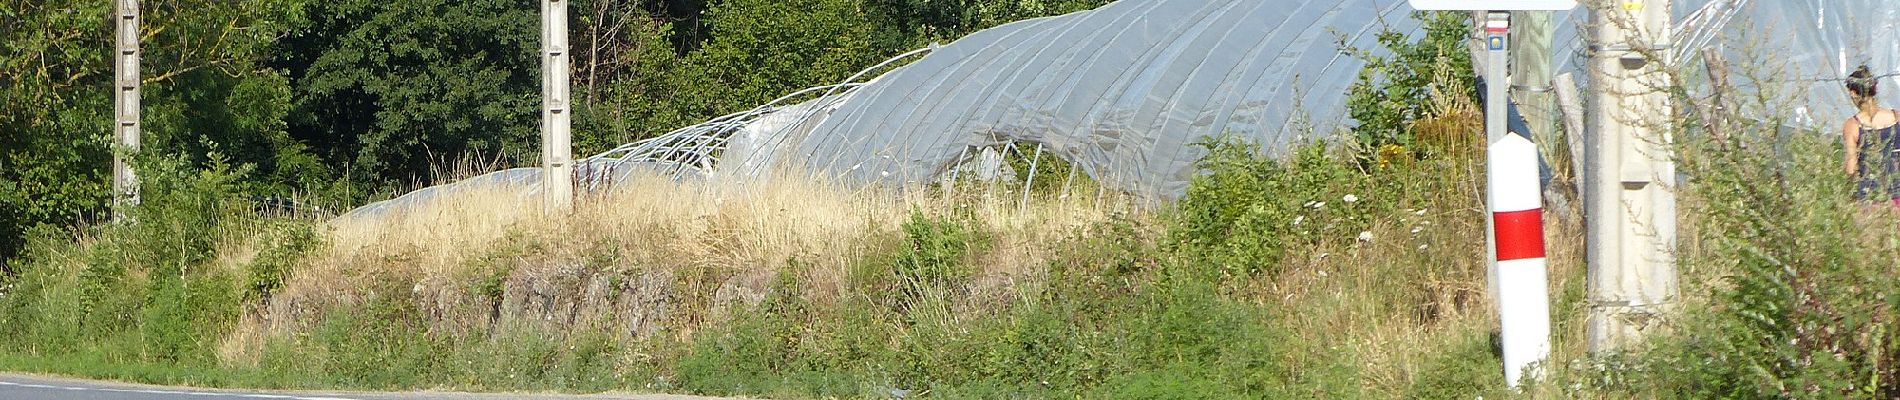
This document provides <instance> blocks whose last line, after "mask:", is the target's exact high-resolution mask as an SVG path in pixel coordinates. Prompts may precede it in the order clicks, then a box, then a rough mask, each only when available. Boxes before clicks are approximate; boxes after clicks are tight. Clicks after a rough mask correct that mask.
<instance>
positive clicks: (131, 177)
mask: <svg viewBox="0 0 1900 400" xmlns="http://www.w3.org/2000/svg"><path fill="white" fill-rule="evenodd" d="M113 4H114V6H113V12H112V20H113V23H114V24H115V25H117V26H118V28H117V38H116V39H115V40H114V41H115V46H114V50H115V51H113V54H112V58H113V63H112V67H113V89H114V90H113V93H112V110H113V117H112V136H113V138H114V139H115V140H114V144H115V146H114V148H113V152H112V154H113V155H112V220H114V221H124V220H125V219H126V218H127V214H128V212H129V211H130V209H131V208H132V207H133V206H137V205H138V204H139V179H138V174H136V173H134V171H133V170H132V160H131V158H132V155H134V154H137V153H138V151H139V90H140V89H139V85H140V84H141V83H142V82H141V80H142V79H143V78H142V77H141V75H140V73H139V19H140V16H139V2H138V0H116V1H114V2H113Z"/></svg>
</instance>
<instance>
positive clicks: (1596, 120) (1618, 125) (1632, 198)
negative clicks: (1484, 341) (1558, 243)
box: [1584, 0, 1676, 354]
mask: <svg viewBox="0 0 1900 400" xmlns="http://www.w3.org/2000/svg"><path fill="white" fill-rule="evenodd" d="M1590 6H1591V7H1590V26H1589V33H1590V39H1591V40H1590V66H1591V68H1590V78H1591V79H1590V81H1591V82H1590V86H1591V89H1592V91H1593V92H1594V93H1592V94H1591V100H1592V101H1591V107H1590V110H1589V113H1588V116H1589V123H1590V124H1591V125H1592V126H1591V129H1590V132H1589V135H1587V136H1586V138H1585V139H1586V143H1585V147H1587V148H1588V150H1587V151H1585V154H1586V155H1587V158H1586V159H1585V164H1586V168H1585V169H1586V170H1587V171H1586V173H1585V174H1584V178H1585V188H1586V191H1587V194H1586V195H1585V196H1584V203H1585V204H1584V207H1585V209H1586V214H1587V215H1588V216H1589V218H1588V221H1587V225H1586V227H1585V229H1586V233H1585V234H1586V244H1587V251H1586V255H1585V257H1586V258H1587V259H1588V262H1589V285H1590V294H1589V307H1590V310H1589V311H1590V312H1589V322H1588V331H1589V332H1588V337H1589V342H1590V343H1589V347H1590V351H1591V352H1592V353H1597V354H1606V353H1614V352H1616V351H1619V350H1621V349H1624V348H1625V347H1627V346H1630V345H1633V344H1636V343H1637V342H1639V341H1640V340H1641V337H1642V336H1643V335H1644V334H1645V333H1647V332H1649V331H1651V330H1653V329H1654V328H1656V327H1657V326H1658V325H1659V322H1660V317H1662V316H1663V315H1665V313H1666V312H1667V311H1668V310H1669V309H1670V306H1671V304H1672V303H1673V302H1675V300H1676V266H1675V256H1674V253H1675V242H1676V201H1675V189H1676V188H1675V176H1676V169H1675V163H1674V161H1673V157H1672V154H1671V148H1670V142H1671V140H1672V139H1671V137H1670V133H1669V129H1670V126H1671V125H1670V121H1669V118H1670V115H1671V113H1670V110H1672V109H1673V106H1672V105H1671V104H1670V101H1669V95H1668V93H1667V92H1666V91H1665V89H1666V88H1667V86H1668V85H1669V78H1668V76H1667V75H1666V74H1665V71H1663V68H1666V67H1665V66H1666V65H1667V64H1668V63H1669V60H1668V57H1667V54H1668V53H1669V52H1670V51H1671V49H1670V43H1669V18H1670V15H1669V8H1670V3H1669V1H1668V0H1597V1H1594V2H1593V3H1592V4H1590Z"/></svg>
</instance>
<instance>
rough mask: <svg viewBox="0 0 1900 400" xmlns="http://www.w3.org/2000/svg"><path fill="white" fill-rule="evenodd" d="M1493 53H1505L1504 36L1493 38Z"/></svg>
mask: <svg viewBox="0 0 1900 400" xmlns="http://www.w3.org/2000/svg"><path fill="white" fill-rule="evenodd" d="M1491 51H1504V37H1503V36H1492V37H1491Z"/></svg>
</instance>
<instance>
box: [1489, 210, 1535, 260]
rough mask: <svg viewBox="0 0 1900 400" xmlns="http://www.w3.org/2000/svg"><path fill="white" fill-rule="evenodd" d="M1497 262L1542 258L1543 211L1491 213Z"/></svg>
mask: <svg viewBox="0 0 1900 400" xmlns="http://www.w3.org/2000/svg"><path fill="white" fill-rule="evenodd" d="M1491 220H1492V221H1493V222H1492V224H1493V226H1495V227H1496V228H1495V229H1497V230H1496V231H1495V232H1494V233H1496V234H1497V238H1498V239H1497V240H1498V261H1509V260H1522V259H1526V258H1543V257H1544V209H1541V208H1533V209H1529V210H1524V211H1500V212H1495V213H1491Z"/></svg>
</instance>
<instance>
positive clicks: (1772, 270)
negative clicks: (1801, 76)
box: [1597, 134, 1900, 398]
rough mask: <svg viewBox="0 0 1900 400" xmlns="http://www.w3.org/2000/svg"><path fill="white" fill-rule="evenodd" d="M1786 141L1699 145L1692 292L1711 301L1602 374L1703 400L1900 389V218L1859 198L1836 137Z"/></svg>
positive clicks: (1618, 385) (1691, 168)
mask: <svg viewBox="0 0 1900 400" xmlns="http://www.w3.org/2000/svg"><path fill="white" fill-rule="evenodd" d="M1784 143H1786V146H1787V148H1786V151H1785V153H1777V152H1776V150H1775V149H1774V148H1773V147H1774V146H1755V147H1753V148H1739V147H1733V146H1718V145H1717V144H1715V143H1711V142H1697V143H1696V146H1690V147H1688V148H1687V150H1688V151H1689V153H1687V154H1690V156H1689V157H1685V161H1684V163H1683V167H1684V170H1685V171H1686V172H1688V173H1689V174H1690V176H1692V177H1693V178H1694V180H1693V181H1692V182H1691V186H1690V188H1691V190H1690V192H1689V196H1685V197H1686V198H1687V199H1690V200H1689V201H1691V203H1690V204H1694V205H1695V206H1696V207H1695V208H1692V210H1693V211H1692V212H1693V213H1692V214H1689V215H1691V216H1692V218H1693V220H1694V221H1696V222H1697V223H1696V224H1695V227H1694V229H1695V230H1693V231H1691V232H1694V235H1693V236H1691V237H1690V238H1689V240H1690V242H1689V244H1688V245H1687V248H1688V249H1693V250H1694V251H1691V252H1689V253H1688V256H1687V257H1684V261H1683V263H1684V271H1685V273H1684V274H1685V277H1684V278H1685V279H1684V281H1685V282H1690V283H1691V284H1689V285H1685V290H1701V291H1704V293H1706V294H1707V298H1708V299H1709V302H1708V303H1707V304H1700V305H1697V306H1696V307H1694V308H1691V309H1689V310H1687V311H1686V315H1685V316H1684V317H1683V319H1682V321H1681V322H1680V323H1679V324H1678V325H1679V326H1678V327H1677V328H1676V329H1674V330H1673V334H1669V335H1665V336H1663V337H1660V338H1658V339H1657V340H1656V342H1655V343H1654V344H1652V346H1651V347H1652V349H1650V350H1647V351H1642V352H1636V353H1632V354H1626V355H1623V356H1621V357H1613V358H1609V359H1606V360H1604V361H1602V362H1603V363H1605V364H1606V365H1608V366H1610V368H1605V370H1604V372H1603V373H1601V374H1600V375H1601V376H1599V377H1597V379H1598V380H1599V382H1602V383H1606V384H1607V385H1608V386H1609V387H1611V388H1613V389H1618V390H1627V391H1630V392H1634V393H1670V394H1676V395H1682V396H1687V397H1698V398H1710V397H1722V398H1893V397H1895V396H1900V381H1896V380H1895V379H1894V378H1895V377H1896V374H1900V367H1896V366H1895V365H1894V363H1895V362H1900V347H1897V346H1896V345H1895V343H1896V341H1897V340H1900V333H1897V332H1896V331H1895V329H1894V326H1895V324H1896V323H1900V320H1896V319H1895V316H1896V314H1895V311H1896V305H1900V304H1896V300H1900V290H1897V289H1900V288H1897V287H1896V286H1895V285H1892V284H1890V283H1889V282H1891V280H1892V278H1891V277H1892V274H1893V270H1892V267H1893V265H1892V260H1893V259H1894V258H1893V257H1894V256H1895V255H1896V254H1900V243H1895V241H1894V240H1892V238H1893V237H1895V235H1896V234H1900V228H1897V227H1896V225H1895V222H1894V220H1893V219H1892V215H1891V214H1888V211H1889V210H1887V209H1886V208H1887V207H1888V206H1887V205H1885V204H1879V205H1863V204H1860V203H1856V202H1853V201H1851V200H1849V193H1851V192H1850V191H1851V189H1852V187H1851V182H1849V181H1848V180H1846V179H1843V178H1842V175H1840V167H1839V160H1840V159H1841V156H1840V153H1839V145H1838V143H1837V142H1834V141H1833V139H1831V138H1827V137H1825V136H1821V135H1813V134H1801V135H1798V136H1794V137H1791V138H1787V140H1786V141H1785V142H1784ZM1697 277H1706V278H1697ZM1710 278H1712V279H1718V280H1717V281H1716V282H1717V283H1715V284H1707V285H1696V284H1693V282H1695V281H1696V280H1698V279H1710ZM1648 371H1654V372H1656V373H1647V372H1648Z"/></svg>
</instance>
